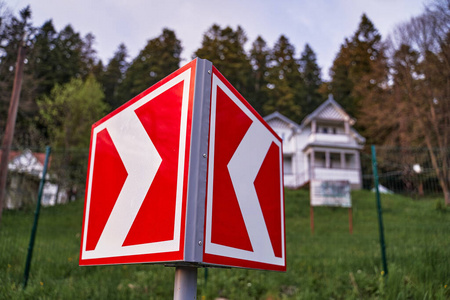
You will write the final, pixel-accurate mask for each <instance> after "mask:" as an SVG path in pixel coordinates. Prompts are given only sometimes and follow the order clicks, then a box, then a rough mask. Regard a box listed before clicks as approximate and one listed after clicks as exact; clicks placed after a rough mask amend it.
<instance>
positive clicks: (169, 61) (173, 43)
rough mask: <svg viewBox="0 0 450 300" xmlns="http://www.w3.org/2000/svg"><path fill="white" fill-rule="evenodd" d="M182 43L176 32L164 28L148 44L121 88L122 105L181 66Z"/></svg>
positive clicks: (133, 63) (126, 74)
mask: <svg viewBox="0 0 450 300" xmlns="http://www.w3.org/2000/svg"><path fill="white" fill-rule="evenodd" d="M182 49H183V48H182V47H181V41H180V40H178V39H177V37H176V35H175V32H174V31H172V30H170V29H167V28H164V29H163V32H162V33H161V35H160V36H158V37H156V38H154V39H151V40H149V41H148V42H147V45H146V46H145V48H144V49H142V50H141V52H140V53H139V55H138V56H137V57H136V58H135V59H134V60H133V62H132V63H131V65H130V67H129V68H128V69H127V71H126V73H125V78H124V80H123V81H122V83H121V84H120V86H119V92H118V95H119V96H118V97H119V99H120V101H119V102H120V103H115V104H116V105H117V104H121V103H124V102H126V101H128V100H130V99H131V98H133V97H134V96H136V95H138V94H139V93H141V92H142V91H144V90H145V89H147V88H149V87H150V86H152V85H153V84H155V83H157V82H158V81H160V80H161V79H163V78H164V77H166V76H167V75H169V74H170V73H172V72H173V71H175V70H177V69H178V68H179V66H180V60H181V59H180V55H181V51H182Z"/></svg>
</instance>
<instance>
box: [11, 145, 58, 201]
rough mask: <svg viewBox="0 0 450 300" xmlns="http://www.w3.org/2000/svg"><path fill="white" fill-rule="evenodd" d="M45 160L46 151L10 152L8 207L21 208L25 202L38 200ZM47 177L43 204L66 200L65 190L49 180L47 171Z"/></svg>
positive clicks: (43, 192)
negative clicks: (61, 189)
mask: <svg viewBox="0 0 450 300" xmlns="http://www.w3.org/2000/svg"><path fill="white" fill-rule="evenodd" d="M44 162H45V153H36V152H32V151H30V150H24V151H21V152H17V151H11V152H10V155H9V158H8V177H9V185H8V186H7V195H6V203H5V207H6V208H8V209H14V208H19V207H21V206H22V205H23V204H24V203H25V202H30V201H36V199H37V196H38V187H39V183H40V180H41V178H42V174H43V170H44ZM49 164H50V163H49ZM45 178H46V182H45V184H44V188H43V191H42V199H41V203H42V205H44V206H49V205H55V204H56V203H64V202H66V198H67V197H66V194H65V192H62V191H60V190H59V186H58V185H57V184H55V183H52V182H51V181H50V180H49V179H50V175H49V173H47V175H46V177H45Z"/></svg>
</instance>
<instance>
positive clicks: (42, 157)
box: [0, 149, 52, 167]
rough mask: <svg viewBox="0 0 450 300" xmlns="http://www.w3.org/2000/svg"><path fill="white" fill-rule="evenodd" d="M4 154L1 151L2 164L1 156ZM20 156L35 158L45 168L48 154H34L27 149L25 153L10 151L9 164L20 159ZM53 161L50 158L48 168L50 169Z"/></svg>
mask: <svg viewBox="0 0 450 300" xmlns="http://www.w3.org/2000/svg"><path fill="white" fill-rule="evenodd" d="M2 152H3V151H2V150H0V162H1V154H2ZM20 156H31V157H34V158H35V159H36V160H37V162H38V163H39V164H40V165H41V166H44V163H45V156H46V154H45V153H40V152H32V151H31V150H29V149H26V150H24V151H10V152H9V157H8V163H11V162H13V161H14V160H15V159H17V158H19V157H20ZM51 161H52V158H51V156H50V158H49V162H48V167H50V163H51Z"/></svg>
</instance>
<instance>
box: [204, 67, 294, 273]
mask: <svg viewBox="0 0 450 300" xmlns="http://www.w3.org/2000/svg"><path fill="white" fill-rule="evenodd" d="M210 119H211V121H210V134H209V163H208V181H207V205H206V219H205V248H204V256H203V261H204V262H205V263H211V264H217V265H227V266H237V267H248V268H259V269H271V270H285V269H286V259H285V232H284V231H285V226H284V195H283V174H282V167H281V166H282V161H283V159H282V145H281V140H280V138H279V137H278V135H277V134H275V132H273V130H272V129H271V128H270V127H269V126H268V125H267V123H266V122H265V121H264V120H263V119H262V118H261V117H260V116H259V115H258V114H257V113H256V112H255V111H254V109H253V108H252V107H251V106H250V105H249V104H248V103H247V101H245V100H244V98H242V96H241V95H240V94H239V93H238V92H237V91H236V90H235V89H234V88H233V87H232V86H231V85H230V83H229V82H228V81H227V80H226V79H225V78H224V77H223V76H222V75H221V74H220V73H219V72H218V71H217V70H216V69H214V71H213V78H212V94H211V118H210Z"/></svg>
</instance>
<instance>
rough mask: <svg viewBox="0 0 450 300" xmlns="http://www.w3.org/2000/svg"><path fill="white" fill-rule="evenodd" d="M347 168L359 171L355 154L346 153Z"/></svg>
mask: <svg viewBox="0 0 450 300" xmlns="http://www.w3.org/2000/svg"><path fill="white" fill-rule="evenodd" d="M345 167H346V168H347V169H357V166H356V156H355V154H354V153H345Z"/></svg>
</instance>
